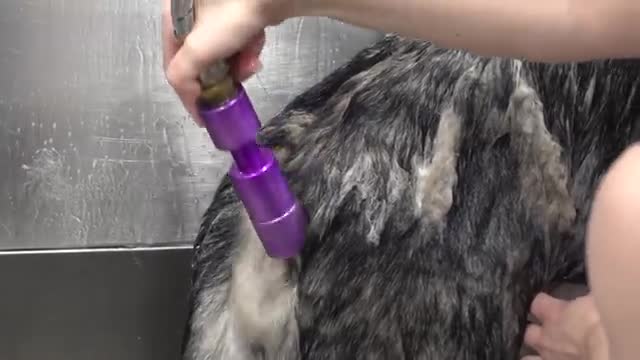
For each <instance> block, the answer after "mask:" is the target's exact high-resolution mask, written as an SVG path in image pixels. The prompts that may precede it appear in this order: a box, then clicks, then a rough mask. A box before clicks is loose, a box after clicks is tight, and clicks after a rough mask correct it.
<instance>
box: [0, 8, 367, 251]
mask: <svg viewBox="0 0 640 360" xmlns="http://www.w3.org/2000/svg"><path fill="white" fill-rule="evenodd" d="M160 4H161V0H110V1H107V0H101V1H99V0H96V1H85V0H64V1H60V0H35V1H19V0H15V1H1V2H0V169H2V170H0V249H27V248H69V247H88V246H107V245H119V244H127V245H143V244H173V243H185V242H190V241H191V240H192V239H193V235H194V233H195V231H196V230H197V226H198V221H199V218H200V215H201V214H202V213H203V211H204V209H205V208H206V206H207V205H208V202H209V201H210V199H211V196H212V192H213V190H214V188H215V186H216V185H217V183H218V181H219V179H220V178H221V176H222V175H223V174H224V172H225V171H226V167H227V158H226V156H223V155H221V154H220V153H217V152H216V151H214V150H213V148H212V145H211V143H210V141H209V140H208V138H207V135H206V133H205V132H204V130H202V129H200V128H198V127H196V126H195V125H193V124H192V122H191V121H189V120H186V114H185V112H184V110H183V109H182V107H181V106H180V104H179V102H178V101H177V98H176V97H175V96H174V94H173V92H172V90H171V89H170V88H169V86H168V85H167V84H166V83H165V80H164V76H163V73H162V69H161V66H162V65H161V64H162V60H161V53H160V49H161V44H160V23H159V12H160ZM378 37H379V35H378V34H377V33H375V32H372V31H369V30H364V29H357V28H353V27H350V26H347V25H344V24H341V23H338V22H336V21H333V20H328V19H316V18H312V19H311V18H308V19H296V20H291V21H287V22H285V23H283V24H282V25H281V26H279V27H277V28H273V29H269V31H268V34H267V40H268V41H267V48H266V50H265V53H264V56H263V58H264V65H265V66H264V69H265V70H264V71H263V72H262V73H261V74H259V75H258V76H257V77H256V78H254V79H252V80H251V81H249V82H248V84H247V87H248V92H249V94H250V95H251V96H252V98H253V100H254V102H255V106H256V109H257V111H258V112H259V114H260V115H261V116H262V118H263V119H267V118H268V117H269V116H272V115H273V114H274V113H275V112H276V111H278V110H279V109H280V108H281V107H282V105H283V104H285V103H286V102H287V101H289V100H290V99H291V98H292V97H293V96H294V95H295V94H296V93H298V92H300V91H302V90H303V89H304V88H306V87H308V86H310V85H312V84H313V83H314V82H316V81H318V80H319V79H320V78H321V77H322V76H324V75H326V74H327V73H328V72H329V71H330V70H332V69H334V68H335V67H337V66H338V65H340V64H341V63H343V62H344V61H346V60H347V59H348V58H349V57H350V56H352V55H353V54H354V53H355V52H356V51H358V50H359V49H361V48H362V47H364V46H365V45H366V44H368V43H370V42H372V41H374V40H375V39H376V38H378Z"/></svg>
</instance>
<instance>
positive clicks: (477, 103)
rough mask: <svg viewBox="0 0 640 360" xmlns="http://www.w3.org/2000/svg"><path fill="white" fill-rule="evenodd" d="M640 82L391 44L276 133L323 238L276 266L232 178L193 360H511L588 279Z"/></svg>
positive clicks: (195, 296) (195, 303)
mask: <svg viewBox="0 0 640 360" xmlns="http://www.w3.org/2000/svg"><path fill="white" fill-rule="evenodd" d="M639 80H640V65H639V64H638V63H637V62H635V61H600V62H591V63H580V64H555V65H545V64H537V63H529V62H524V61H518V60H510V59H501V58H484V57H478V56H474V55H472V54H469V53H467V52H464V51H453V50H444V49H440V48H438V47H436V46H434V45H432V44H429V43H426V42H420V41H412V40H407V39H402V38H399V37H396V36H393V35H390V36H388V37H386V38H385V39H383V40H382V41H380V42H379V43H376V44H374V45H372V46H371V47H369V48H367V49H364V50H363V51H362V52H361V53H360V54H358V55H356V56H355V57H354V58H353V59H352V60H351V61H350V62H349V63H348V64H346V65H345V66H343V67H342V68H340V69H338V70H337V71H335V72H334V73H332V74H331V75H329V76H328V77H327V78H326V79H324V80H323V81H321V82H320V83H318V84H317V85H316V86H314V87H312V88H310V89H309V90H307V91H306V92H304V93H302V94H301V95H300V96H298V97H297V98H296V99H294V100H293V101H292V102H291V103H290V104H289V105H288V106H287V107H286V108H285V109H284V110H283V111H282V112H281V113H280V114H279V115H278V116H276V117H275V118H274V119H272V120H271V121H270V122H269V123H268V124H267V125H266V126H265V127H264V128H263V130H262V133H261V135H260V141H261V142H262V143H263V144H264V145H265V146H270V147H273V148H274V149H276V151H277V153H278V158H279V161H280V163H281V166H282V168H283V169H284V171H285V172H286V173H287V177H288V179H289V181H290V185H291V187H292V189H293V190H294V191H295V192H296V193H297V195H298V197H299V198H300V199H301V201H302V202H303V204H304V206H305V208H306V210H307V211H308V213H309V215H310V218H311V223H310V227H309V231H308V235H307V242H306V244H305V248H304V251H303V252H302V254H301V255H300V257H299V258H298V259H295V260H292V261H287V262H282V261H278V260H273V259H269V258H267V257H266V256H265V254H264V251H263V250H262V248H261V247H260V244H259V242H258V240H257V239H256V237H255V233H253V231H252V230H251V228H250V227H248V225H247V224H248V223H247V221H246V215H245V214H244V212H243V211H242V209H241V206H240V204H239V202H238V199H237V198H236V196H235V194H234V193H233V190H232V188H231V185H230V183H229V181H228V179H225V180H224V181H223V183H222V184H221V185H220V187H219V189H218V191H217V192H216V194H215V196H214V199H213V202H212V204H211V207H210V208H209V210H208V211H207V213H206V214H205V216H204V219H203V223H202V228H201V231H200V233H199V235H198V238H197V239H196V245H195V254H194V258H193V267H194V276H193V290H192V308H191V312H190V320H189V326H188V329H187V331H186V334H185V336H186V337H185V349H184V350H185V351H184V355H185V359H188V360H205V359H219V360H231V359H233V360H236V359H247V360H254V359H256V360H257V359H267V360H272V359H273V360H276V359H277V360H280V359H292V360H293V359H300V360H320V359H322V360H330V359H443V360H444V359H455V360H457V359H463V360H467V359H469V360H474V359H477V360H481V359H482V360H484V359H486V360H496V359H514V360H515V359H517V358H518V354H519V350H520V347H521V343H522V335H523V331H524V328H525V326H526V321H527V309H528V307H529V303H530V301H531V299H532V297H533V296H534V295H535V294H536V293H537V292H538V291H540V290H543V289H546V288H548V287H549V286H551V285H552V284H554V283H555V282H557V281H560V280H563V279H566V278H567V277H570V276H578V277H580V276H582V277H583V275H584V255H583V254H584V229H585V224H586V220H587V217H588V212H589V208H590V205H591V200H592V197H593V192H594V189H595V186H596V185H597V182H598V181H599V179H600V177H601V176H602V174H603V173H604V172H605V171H606V169H607V168H608V166H609V165H610V164H611V162H612V161H613V159H614V158H615V157H616V156H617V155H618V154H619V153H620V152H621V151H622V150H623V149H624V148H625V147H626V146H628V145H629V144H630V143H631V142H632V141H635V140H637V138H638V137H639V136H640V127H639V126H638V125H639V121H638V119H639V116H640V106H639V105H640V97H639V96H638V94H637V92H636V88H637V84H638V81H639Z"/></svg>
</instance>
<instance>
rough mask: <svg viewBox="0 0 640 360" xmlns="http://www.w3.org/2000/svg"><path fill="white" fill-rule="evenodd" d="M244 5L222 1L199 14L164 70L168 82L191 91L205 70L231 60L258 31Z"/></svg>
mask: <svg viewBox="0 0 640 360" xmlns="http://www.w3.org/2000/svg"><path fill="white" fill-rule="evenodd" d="M244 4H245V2H240V1H224V2H221V3H219V4H216V5H209V6H208V7H207V8H206V9H203V10H202V13H203V14H202V15H200V17H199V18H198V19H197V20H196V24H195V26H194V28H193V29H192V30H191V32H190V33H189V34H188V35H187V37H186V38H185V40H184V43H183V44H182V46H181V47H180V49H179V50H178V51H177V52H176V54H175V56H174V57H173V59H172V60H171V62H170V63H169V66H168V68H167V78H168V80H169V81H170V82H171V83H172V85H173V86H174V87H176V88H177V89H183V88H184V89H185V90H186V89H188V88H192V87H193V86H195V83H196V82H197V79H198V76H199V75H200V74H201V73H202V72H204V71H205V70H206V68H207V67H208V66H210V65H211V64H212V63H213V62H215V61H217V60H221V59H226V58H228V57H231V56H232V55H233V54H235V53H236V52H238V51H239V50H240V49H241V48H242V47H243V46H244V45H245V44H246V43H247V42H248V41H249V40H250V39H251V37H252V36H253V35H255V34H254V33H255V32H256V30H257V29H256V28H257V27H256V26H255V25H254V24H252V21H251V19H252V16H253V17H255V15H252V14H251V12H250V11H249V9H248V8H247V6H246V5H244ZM214 14H215V15H214Z"/></svg>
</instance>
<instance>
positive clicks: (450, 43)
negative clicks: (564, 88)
mask: <svg viewBox="0 0 640 360" xmlns="http://www.w3.org/2000/svg"><path fill="white" fill-rule="evenodd" d="M301 1H308V4H309V7H308V8H306V9H305V11H306V12H307V13H306V14H302V15H317V16H328V17H332V18H337V19H340V20H343V21H346V22H349V23H352V24H355V25H359V26H363V27H368V28H375V29H380V30H383V31H388V32H396V33H400V34H403V35H405V36H409V37H418V38H422V39H427V40H430V41H432V42H434V43H436V44H438V45H439V46H443V47H446V48H457V49H465V50H469V51H472V52H474V53H476V54H480V55H491V56H508V57H521V58H527V59H529V60H539V61H549V62H557V61H570V60H589V59H593V58H603V57H617V56H625V55H628V54H626V53H624V52H625V51H626V52H629V51H633V50H632V49H628V48H627V49H625V48H622V49H616V48H615V47H616V46H615V45H610V44H604V43H607V42H611V41H615V40H616V39H617V40H625V41H631V40H634V39H626V38H629V37H633V38H635V39H636V40H639V41H640V37H639V36H638V35H637V33H638V31H635V33H633V34H631V33H632V32H633V30H634V28H627V29H626V31H617V32H616V31H612V30H610V29H605V28H606V26H609V25H611V24H610V23H611V22H612V21H610V20H611V18H612V17H613V16H620V15H621V14H623V15H624V12H622V11H615V10H616V9H618V10H620V9H621V8H624V7H627V8H629V9H627V11H626V12H627V13H628V12H629V11H631V13H632V14H633V15H634V16H627V18H628V19H625V21H628V22H629V23H630V24H635V20H633V18H634V17H635V18H637V15H638V9H640V6H639V5H636V4H633V3H635V1H629V0H609V1H607V0H537V1H525V0H523V1H515V0H484V1H478V0H301ZM612 9H613V10H612ZM605 15H606V17H605ZM614 25H615V26H617V27H621V26H623V25H625V24H620V23H619V22H618V23H616V24H614ZM633 26H634V27H637V25H633ZM614 35H615V36H617V38H614V37H613V36H614ZM625 37H626V38H625ZM623 38H625V39H623ZM618 45H620V44H618ZM634 45H635V47H636V48H639V47H640V42H637V43H635V44H634ZM630 46H633V45H629V46H628V47H630ZM620 52H623V53H622V54H621V53H620ZM636 52H637V51H636Z"/></svg>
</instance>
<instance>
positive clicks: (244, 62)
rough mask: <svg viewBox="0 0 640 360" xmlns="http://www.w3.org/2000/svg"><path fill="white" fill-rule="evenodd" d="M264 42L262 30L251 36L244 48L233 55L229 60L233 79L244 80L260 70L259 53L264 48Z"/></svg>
mask: <svg viewBox="0 0 640 360" xmlns="http://www.w3.org/2000/svg"><path fill="white" fill-rule="evenodd" d="M264 44H265V33H264V30H263V31H261V32H260V33H259V34H258V35H257V36H256V37H254V38H253V40H252V41H251V42H250V43H249V45H248V46H247V47H246V48H245V49H243V50H242V51H241V52H239V53H238V54H236V55H235V56H234V57H233V59H232V60H231V64H232V68H231V71H232V76H233V77H234V79H236V80H238V81H245V80H247V79H248V78H250V77H251V76H253V75H254V74H255V73H257V72H258V71H260V69H261V68H262V63H261V62H260V53H261V52H262V49H263V48H264Z"/></svg>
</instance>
